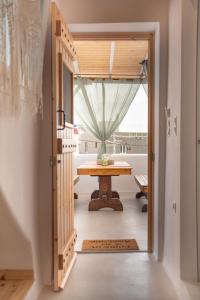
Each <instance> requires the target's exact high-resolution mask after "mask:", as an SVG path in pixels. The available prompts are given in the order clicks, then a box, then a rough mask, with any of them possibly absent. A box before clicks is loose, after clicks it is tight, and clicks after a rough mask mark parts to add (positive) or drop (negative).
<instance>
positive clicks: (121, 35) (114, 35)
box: [72, 32, 155, 253]
mask: <svg viewBox="0 0 200 300" xmlns="http://www.w3.org/2000/svg"><path fill="white" fill-rule="evenodd" d="M72 35H73V39H74V40H79V41H80V40H82V41H84V40H88V41H100V40H108V41H111V40H112V41H113V40H125V41H130V40H136V41H137V40H139V41H141V40H145V41H148V44H149V47H148V57H149V65H148V68H149V78H148V222H147V223H148V228H147V240H148V242H147V251H148V252H150V253H152V252H153V251H154V234H153V233H154V161H155V150H154V126H155V120H154V103H155V100H154V98H155V97H154V86H155V85H154V78H155V32H72Z"/></svg>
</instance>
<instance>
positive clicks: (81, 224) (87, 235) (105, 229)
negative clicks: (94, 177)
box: [75, 196, 147, 251]
mask: <svg viewBox="0 0 200 300" xmlns="http://www.w3.org/2000/svg"><path fill="white" fill-rule="evenodd" d="M88 198H89V197H85V196H84V197H83V196H79V199H78V200H76V202H75V228H76V230H77V233H78V240H77V243H76V251H80V250H81V246H82V241H83V240H84V239H126V238H127V239H128V238H130V239H136V240H137V243H138V245H139V248H140V250H147V213H142V212H141V203H140V201H139V200H138V199H136V198H135V197H134V196H133V198H126V199H125V198H123V197H122V199H121V200H122V202H123V206H124V211H123V212H116V211H113V210H111V209H104V210H99V211H88V202H89V200H88Z"/></svg>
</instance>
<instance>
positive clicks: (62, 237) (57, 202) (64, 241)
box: [52, 3, 77, 291]
mask: <svg viewBox="0 0 200 300" xmlns="http://www.w3.org/2000/svg"><path fill="white" fill-rule="evenodd" d="M74 56H75V49H74V47H73V41H72V37H71V35H70V33H69V30H68V28H67V25H66V24H65V21H64V19H63V17H62V16H61V14H60V12H59V10H58V8H57V6H56V5H55V3H53V4H52V95H53V97H52V99H53V101H52V103H53V105H52V125H53V126H52V128H53V132H52V133H53V147H52V152H53V156H52V168H53V268H54V271H53V285H54V290H55V291H57V290H59V289H62V288H63V287H64V285H65V283H66V280H67V277H68V275H69V273H70V270H71V268H72V266H73V264H74V261H75V258H76V253H75V251H74V244H75V242H76V237H77V235H76V231H75V229H74V192H73V152H74V151H75V148H76V145H75V143H74V140H73V65H72V61H73V59H74Z"/></svg>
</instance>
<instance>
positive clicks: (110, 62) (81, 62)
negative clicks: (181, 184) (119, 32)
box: [74, 40, 148, 79]
mask: <svg viewBox="0 0 200 300" xmlns="http://www.w3.org/2000/svg"><path fill="white" fill-rule="evenodd" d="M74 46H75V49H76V54H77V56H76V57H77V61H76V63H75V66H76V67H75V69H76V70H75V73H76V74H80V75H82V76H84V77H90V78H98V77H103V78H109V77H111V76H112V78H116V79H117V78H138V77H140V74H141V70H142V66H141V62H142V61H143V60H144V59H147V57H148V41H124V40H123V41H122V40H121V41H102V40H100V41H85V40H83V41H82V40H77V41H76V40H75V41H74Z"/></svg>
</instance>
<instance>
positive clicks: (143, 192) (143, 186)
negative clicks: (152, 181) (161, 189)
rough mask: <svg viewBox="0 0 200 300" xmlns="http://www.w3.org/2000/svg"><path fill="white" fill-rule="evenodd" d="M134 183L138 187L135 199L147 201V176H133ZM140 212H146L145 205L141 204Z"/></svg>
mask: <svg viewBox="0 0 200 300" xmlns="http://www.w3.org/2000/svg"><path fill="white" fill-rule="evenodd" d="M134 178H135V182H136V184H137V185H138V187H139V189H140V192H138V193H137V194H136V198H137V199H139V198H141V197H145V198H146V199H147V195H148V177H147V175H135V176H134ZM142 212H147V204H143V206H142Z"/></svg>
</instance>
